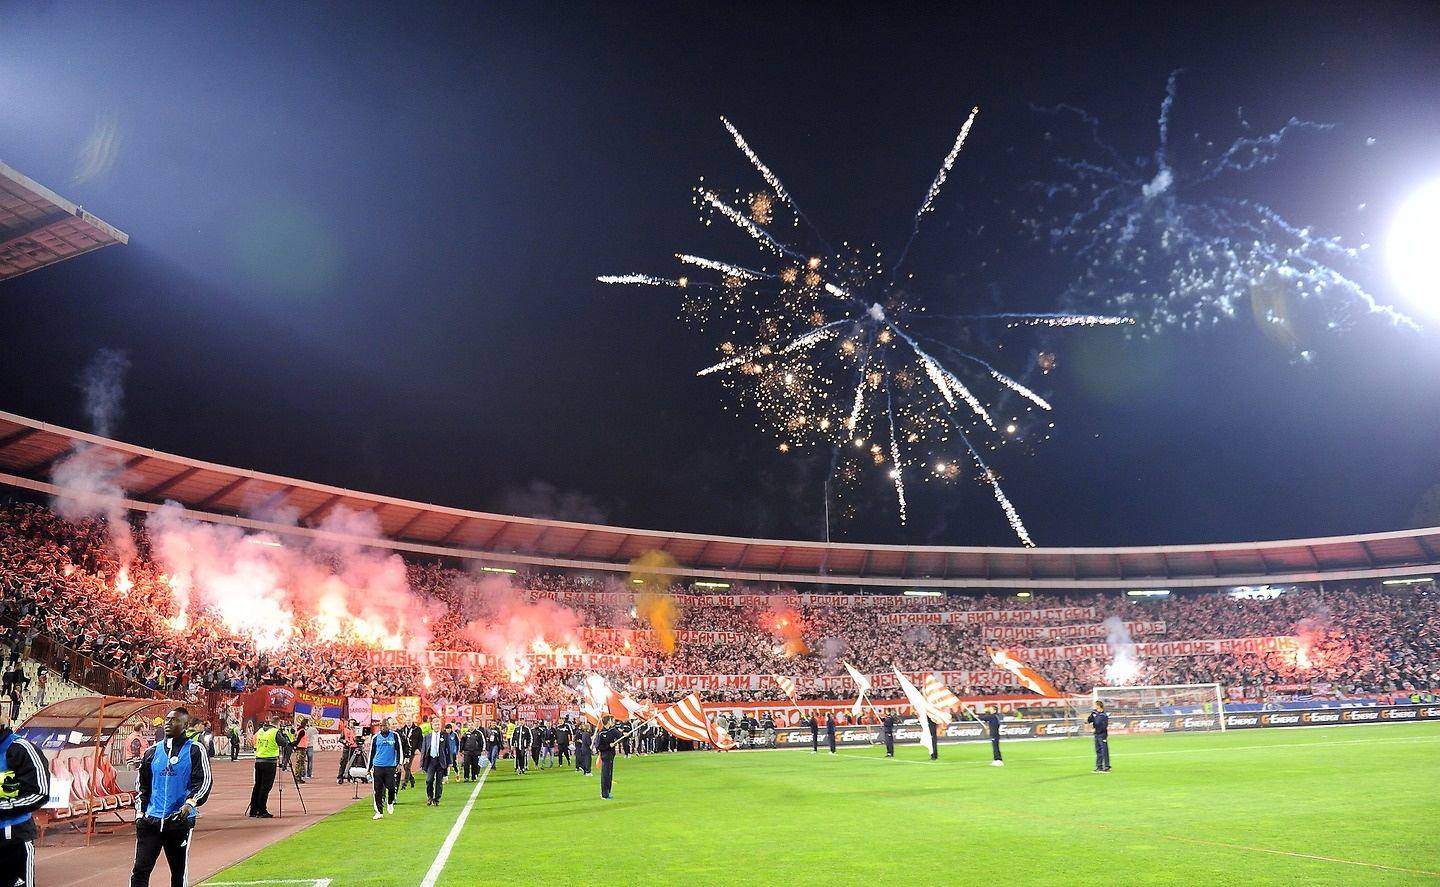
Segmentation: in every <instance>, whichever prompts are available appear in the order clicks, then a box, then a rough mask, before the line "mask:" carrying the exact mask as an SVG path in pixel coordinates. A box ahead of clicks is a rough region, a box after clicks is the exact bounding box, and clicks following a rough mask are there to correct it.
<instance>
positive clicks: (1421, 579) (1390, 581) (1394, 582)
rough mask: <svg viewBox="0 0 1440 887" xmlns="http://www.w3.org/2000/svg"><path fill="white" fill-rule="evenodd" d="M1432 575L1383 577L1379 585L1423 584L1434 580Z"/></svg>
mask: <svg viewBox="0 0 1440 887" xmlns="http://www.w3.org/2000/svg"><path fill="white" fill-rule="evenodd" d="M1434 581H1435V577H1434V576H1416V577H1415V578H1413V579H1385V580H1383V581H1382V582H1381V583H1380V584H1381V585H1424V584H1425V583H1426V582H1434Z"/></svg>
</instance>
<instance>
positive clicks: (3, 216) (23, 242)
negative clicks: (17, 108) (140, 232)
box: [0, 163, 130, 280]
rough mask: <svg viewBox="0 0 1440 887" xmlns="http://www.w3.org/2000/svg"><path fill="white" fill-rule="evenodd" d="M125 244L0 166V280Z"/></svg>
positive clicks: (86, 215)
mask: <svg viewBox="0 0 1440 887" xmlns="http://www.w3.org/2000/svg"><path fill="white" fill-rule="evenodd" d="M129 240H130V238H129V237H128V236H127V235H126V234H125V232H124V231H121V230H119V229H118V228H115V227H113V226H111V225H108V224H106V223H105V222H103V221H101V220H100V219H98V218H96V217H95V216H93V215H91V214H90V213H88V212H86V211H85V210H84V209H82V208H81V207H78V206H76V205H75V204H73V203H71V202H70V201H68V200H66V199H65V198H63V197H61V196H60V195H59V194H56V193H55V192H54V191H51V190H50V189H49V188H46V187H45V186H44V185H41V184H40V183H38V182H36V181H34V180H33V179H30V178H27V177H26V176H25V175H23V174H21V173H19V172H17V171H15V170H14V169H11V168H10V167H9V166H6V165H5V164H4V163H0V280H8V279H10V278H12V277H19V276H20V275H21V274H24V273H26V272H28V271H34V270H35V269H37V268H43V267H45V266H46V265H53V264H55V263H56V262H63V261H64V260H66V259H69V258H72V257H74V256H78V255H80V254H81V253H88V252H90V251H91V250H93V249H99V248H100V247H102V246H109V245H110V244H112V243H127V242H129Z"/></svg>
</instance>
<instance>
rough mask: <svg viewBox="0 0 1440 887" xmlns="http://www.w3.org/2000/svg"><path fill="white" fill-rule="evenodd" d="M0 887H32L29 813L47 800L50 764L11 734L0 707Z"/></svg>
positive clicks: (33, 830) (32, 824)
mask: <svg viewBox="0 0 1440 887" xmlns="http://www.w3.org/2000/svg"><path fill="white" fill-rule="evenodd" d="M0 766H3V767H4V770H3V771H0V884H5V885H7V887H8V885H10V884H14V885H16V887H19V885H22V884H23V885H24V887H35V837H36V835H37V834H38V829H37V828H36V826H35V820H34V819H33V818H32V817H31V814H32V813H34V812H35V811H36V810H39V809H40V808H41V807H43V806H45V802H46V801H48V800H49V799H50V765H49V764H47V763H46V762H45V754H44V753H43V752H41V751H40V749H38V748H36V747H35V746H34V745H33V744H31V742H30V740H28V739H25V738H24V737H22V736H18V735H16V734H14V733H12V732H10V708H9V707H8V706H0Z"/></svg>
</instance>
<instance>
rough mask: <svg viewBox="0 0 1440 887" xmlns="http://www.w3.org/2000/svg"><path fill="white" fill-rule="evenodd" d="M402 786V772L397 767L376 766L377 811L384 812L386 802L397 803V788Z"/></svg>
mask: <svg viewBox="0 0 1440 887" xmlns="http://www.w3.org/2000/svg"><path fill="white" fill-rule="evenodd" d="M399 786H400V774H399V773H398V772H396V768H395V767H393V766H392V767H376V768H375V812H376V813H384V812H385V809H384V807H385V805H386V804H394V803H395V790H396V789H397V788H398V787H399Z"/></svg>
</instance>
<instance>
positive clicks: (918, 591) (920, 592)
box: [905, 588, 945, 597]
mask: <svg viewBox="0 0 1440 887" xmlns="http://www.w3.org/2000/svg"><path fill="white" fill-rule="evenodd" d="M944 593H945V592H943V591H929V590H928V589H924V588H907V589H905V594H906V595H907V596H908V597H940V596H941V595H942V594H944Z"/></svg>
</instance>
